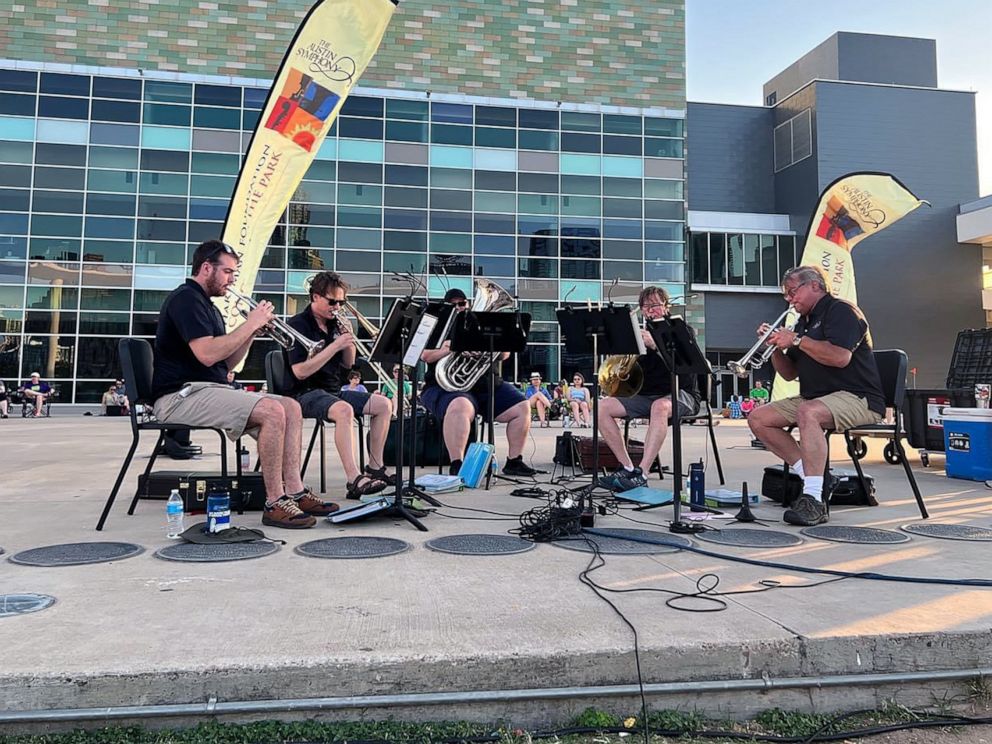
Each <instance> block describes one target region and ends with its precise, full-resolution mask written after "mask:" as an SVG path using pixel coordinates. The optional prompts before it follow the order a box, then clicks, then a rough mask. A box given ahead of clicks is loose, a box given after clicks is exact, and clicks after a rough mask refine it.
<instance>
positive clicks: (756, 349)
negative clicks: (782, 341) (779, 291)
mask: <svg viewBox="0 0 992 744" xmlns="http://www.w3.org/2000/svg"><path fill="white" fill-rule="evenodd" d="M790 312H792V305H789V306H788V307H787V308H785V310H784V311H783V313H782V314H781V315H779V316H778V319H777V320H776V321H775V322H774V323H772V324H771V325H770V326H769V327H768V330H767V331H765V332H764V333H762V334H761V338H759V339H758V340H757V341H756V342H755V344H754V346H752V347H751V348H750V349H748V351H747V353H746V354H745V355H744V356H742V357H741V358H740V359H738V360H737V361H736V362H727V369H729V370H730V371H731V372H733V373H734V374H735V375H737V376H738V377H747V376H748V375H749V374H750V373H751V370H753V369H759V368H760V367H762V366H764V364H765V363H766V362H767V361H768V360H769V359H771V358H772V354H774V353H775V347H774V346H769V347H767V348H765V349H762V348H761V347H762V346H764V344H765V342H766V341H768V339H769V338H771V335H772V334H773V333H775V331H777V330H779V329H781V328H787V329H788V330H790V331H791V330H792V328H793V326H795V323H786V322H785V316H786V315H788V314H789V313H790Z"/></svg>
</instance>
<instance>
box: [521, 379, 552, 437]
mask: <svg viewBox="0 0 992 744" xmlns="http://www.w3.org/2000/svg"><path fill="white" fill-rule="evenodd" d="M524 396H525V397H526V398H527V402H528V403H530V406H531V408H536V409H537V419H538V421H540V422H541V428H542V429H547V428H548V427H549V426H551V422H550V421H547V420H546V418H547V414H548V409H549V408H550V407H551V401H550V400H549V399H548V391H547V390H545V388H544V386H543V385H542V384H541V375H540V374H538V373H537V372H532V373H531V375H530V385H528V386H527V388H526V389H525V390H524Z"/></svg>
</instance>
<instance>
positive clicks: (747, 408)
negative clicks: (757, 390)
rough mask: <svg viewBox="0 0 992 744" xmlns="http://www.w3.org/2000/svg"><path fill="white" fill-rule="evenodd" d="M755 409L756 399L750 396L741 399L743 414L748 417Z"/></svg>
mask: <svg viewBox="0 0 992 744" xmlns="http://www.w3.org/2000/svg"><path fill="white" fill-rule="evenodd" d="M753 410H754V400H752V399H751V398H750V397H748V398H745V399H744V400H742V401H741V415H742V416H744V418H747V417H748V416H750V415H751V411H753Z"/></svg>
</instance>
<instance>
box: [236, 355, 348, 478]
mask: <svg viewBox="0 0 992 744" xmlns="http://www.w3.org/2000/svg"><path fill="white" fill-rule="evenodd" d="M292 374H293V372H292V370H290V368H289V363H288V360H287V359H286V354H285V352H283V351H282V350H280V349H276V350H275V351H270V352H269V353H268V354H266V355H265V381H266V383H267V384H268V386H269V391H270V392H272V393H273V394H274V395H289V394H290V393H291V392H292V390H293V384H292V383H293V381H292V379H291V375H292ZM313 421H314V426H313V433H312V434H311V435H310V444H309V445H307V453H306V455H305V456H304V457H303V464H302V465H301V467H300V477H301V478H302V477H303V476H304V474H305V473H306V472H307V465H309V464H310V456H311V455H312V454H313V446H314V443H315V442H316V441H317V438H318V436H319V438H320V492H321V493H325V492H326V491H327V484H326V480H325V479H326V475H325V473H324V465H325V463H326V461H327V444H326V441H325V438H324V426H325V424H326V423H327V422H326V421H325V420H324V419H323V418H315V419H314V420H313ZM355 421H356V422H357V423H358V460H359V464H358V468H359V470H360V471H361V472H364V471H365V417H364V416H356V417H355ZM260 467H261V461H259V462H256V463H255V470H258V469H259V468H260Z"/></svg>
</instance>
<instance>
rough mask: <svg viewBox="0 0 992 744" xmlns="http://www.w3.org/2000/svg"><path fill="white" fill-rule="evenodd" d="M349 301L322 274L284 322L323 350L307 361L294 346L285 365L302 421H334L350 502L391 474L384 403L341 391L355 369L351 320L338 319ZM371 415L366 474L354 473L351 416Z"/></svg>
mask: <svg viewBox="0 0 992 744" xmlns="http://www.w3.org/2000/svg"><path fill="white" fill-rule="evenodd" d="M347 299H348V285H347V284H346V283H345V281H344V280H343V279H342V278H341V277H340V276H339V275H338V274H335V273H334V272H333V271H322V272H320V273H319V274H317V275H316V276H315V277H314V278H313V281H312V282H311V283H310V304H309V305H307V307H306V308H304V310H303V312H301V313H299V314H297V315H294V316H293V317H292V318H290V319H289V321H288V322H289V325H290V326H292V327H293V328H295V329H296V330H297V331H299V332H300V333H301V334H303V335H304V336H306V337H307V338H309V339H311V340H312V341H323V342H324V344H325V345H324V348H323V349H321V350H320V351H319V352H317V353H316V354H314V355H313V356H312V357H310V358H309V359H308V358H307V352H306V349H303V348H302V347H301V346H300V345H299V344H297V345H295V346H293V348H291V349H290V350H289V364H290V367H291V368H292V370H293V376H294V377H295V378H296V384H295V386H294V389H293V397H295V398H296V400H298V401H299V403H300V407H301V408H302V409H303V415H304V417H306V418H317V419H324V420H325V421H331V422H333V423H334V446H335V448H336V449H337V451H338V457H340V458H341V465H342V467H343V468H344V474H345V477H346V478H347V482H348V493H347V496H348V498H349V499H360V498H361V497H362V496H366V495H368V494H372V493H378V492H379V491H382V490H383V489H384V488H386V486H387V485H389V484H390V483H393V482H395V476H393V477H392V478H390V477H389V476H388V475H387V474H386V466H385V465H384V464H383V461H382V450H383V448H384V447H385V444H386V433H387V431H388V429H389V418H390V414H391V412H392V409H391V408H390V404H389V401H388V400H386V399H385V398H384V397H383V396H381V395H369V394H368V393H367V392H365V393H363V392H359V391H357V390H347V389H345V390H342V389H341V383H342V380H343V377H344V375H346V374H348V373H349V372H350V371H351V368H352V367H354V366H355V358H356V349H355V337H354V335H353V334H352V332H351V322H350V321H348V320H347V319H346V318H342V319H340V320H339V318H338V311H339V310H340V309H343V305H344V303H345V302H346V301H347ZM365 414H368V415H369V416H371V421H370V423H369V463H368V465H366V466H365V472H364V473H362V472H360V471H359V470H358V465H357V464H356V463H355V450H354V444H353V432H352V429H353V427H354V424H355V417H356V416H364V415H365Z"/></svg>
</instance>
